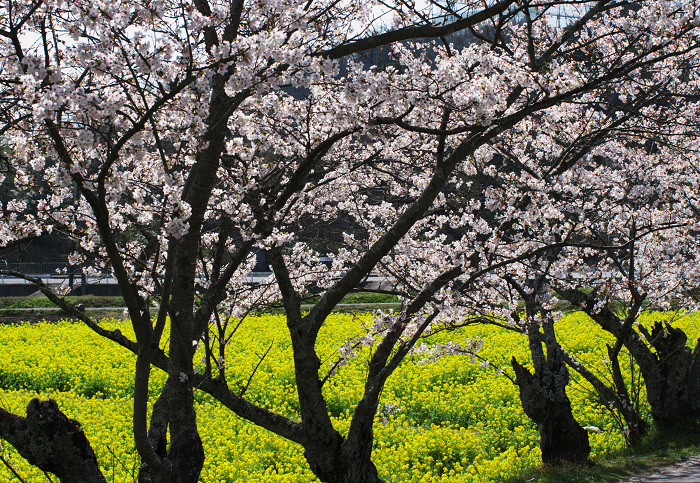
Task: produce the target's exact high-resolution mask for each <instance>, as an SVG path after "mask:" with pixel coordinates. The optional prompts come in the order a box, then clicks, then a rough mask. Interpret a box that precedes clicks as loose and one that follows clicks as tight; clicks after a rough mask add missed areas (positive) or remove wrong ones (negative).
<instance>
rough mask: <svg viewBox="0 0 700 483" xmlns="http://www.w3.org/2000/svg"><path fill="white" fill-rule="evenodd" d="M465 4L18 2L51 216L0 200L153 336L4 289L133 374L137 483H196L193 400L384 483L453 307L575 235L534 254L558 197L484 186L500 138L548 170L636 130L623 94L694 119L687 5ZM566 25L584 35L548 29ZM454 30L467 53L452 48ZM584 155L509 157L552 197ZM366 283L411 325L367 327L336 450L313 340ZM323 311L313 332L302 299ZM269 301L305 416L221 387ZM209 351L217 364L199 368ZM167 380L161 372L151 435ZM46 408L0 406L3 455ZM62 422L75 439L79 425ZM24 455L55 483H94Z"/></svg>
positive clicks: (22, 70) (35, 443)
mask: <svg viewBox="0 0 700 483" xmlns="http://www.w3.org/2000/svg"><path fill="white" fill-rule="evenodd" d="M467 3H468V2H465V5H466V4H467ZM467 6H468V7H469V8H465V9H464V10H461V11H457V12H450V17H449V21H444V19H441V20H436V19H434V18H431V17H430V16H429V15H428V12H429V11H430V10H429V9H425V10H421V9H420V8H419V7H417V6H411V4H407V3H406V2H402V1H397V2H395V3H393V2H385V1H383V2H372V1H367V2H336V1H324V0H319V1H314V0H305V1H303V2H279V1H272V0H270V1H259V2H245V1H243V0H231V1H214V0H209V1H207V0H195V1H194V2H192V3H191V4H190V3H187V2H171V1H168V0H160V1H146V0H143V1H142V2H138V3H132V2H114V1H99V0H98V1H91V2H84V1H71V2H61V1H59V0H35V1H22V0H17V1H14V0H10V1H8V2H7V3H6V4H5V6H4V7H3V16H2V24H1V25H0V38H1V39H2V40H1V43H0V62H2V76H1V78H0V82H2V84H3V91H2V94H0V106H1V109H2V122H3V126H2V127H1V129H2V133H3V136H4V137H5V138H6V139H7V140H8V145H9V147H10V148H11V150H12V159H11V160H10V163H12V168H11V169H10V170H9V171H8V173H7V174H5V175H4V176H11V177H12V183H13V186H14V187H15V190H16V192H17V193H22V192H31V193H32V195H33V196H32V197H31V198H24V199H22V198H20V197H17V199H14V200H12V199H11V200H5V201H3V205H2V214H3V216H2V223H1V224H0V233H2V240H3V243H4V244H9V243H21V242H23V241H26V240H30V239H33V238H36V237H40V236H42V235H44V234H46V233H54V232H60V233H63V234H65V236H68V237H70V238H72V239H73V240H75V241H76V242H77V243H78V245H79V247H80V248H79V249H78V250H76V252H75V253H73V254H71V255H70V257H69V258H70V262H71V263H72V264H78V263H82V264H83V265H84V266H85V267H87V268H86V270H89V271H94V272H108V273H111V274H112V275H113V276H114V277H115V278H116V279H117V281H118V283H119V286H120V288H121V290H122V293H123V295H124V300H125V302H126V305H127V307H128V312H129V317H130V320H131V324H132V325H133V328H134V333H135V340H130V339H128V338H126V337H125V336H124V335H123V334H121V333H120V332H118V331H109V330H106V329H104V328H103V327H101V326H100V325H99V324H98V323H97V322H96V321H94V320H92V319H90V318H89V317H88V316H87V315H86V314H84V313H83V312H81V311H79V310H77V309H75V308H74V307H72V306H70V304H68V303H67V302H66V301H65V300H64V299H62V298H61V297H60V294H59V293H57V292H56V291H55V290H54V289H52V288H51V287H47V286H45V285H44V284H43V283H42V282H41V280H36V279H32V278H31V277H29V276H26V275H23V274H19V273H13V272H9V271H3V273H9V274H12V275H15V276H22V277H25V278H27V279H28V280H31V281H33V282H34V283H36V284H37V285H39V286H40V287H41V289H42V291H43V292H44V293H45V294H46V295H47V296H48V297H49V298H50V299H51V300H53V301H54V302H55V303H56V304H57V305H59V306H61V307H63V308H65V309H66V310H69V311H71V313H72V314H74V316H75V317H76V318H79V319H80V320H82V321H83V322H84V323H85V324H87V325H88V326H89V327H91V328H92V329H93V330H94V331H96V332H97V333H99V334H100V335H102V336H104V337H106V338H108V339H110V340H112V341H114V342H116V343H118V344H120V345H121V346H123V347H124V348H125V349H126V350H130V351H132V352H134V353H135V354H137V360H136V365H135V369H134V378H135V385H134V412H133V428H134V440H135V444H136V449H137V451H138V453H139V456H140V457H141V460H142V466H141V471H140V476H139V478H140V481H156V482H160V481H181V482H194V481H197V480H198V477H199V473H200V471H201V468H202V466H203V464H204V458H205V455H204V452H203V449H202V444H201V439H200V436H199V432H198V429H197V420H196V413H195V409H194V396H193V394H194V390H195V388H197V390H202V391H205V392H207V393H209V394H210V395H212V396H213V397H214V398H215V399H217V400H218V401H219V402H221V404H223V405H224V406H226V407H227V408H229V409H231V410H232V411H234V412H235V413H236V414H238V415H239V416H241V417H244V418H246V419H248V420H250V421H252V422H253V423H255V424H258V425H260V426H262V427H265V428H266V429H269V430H270V431H273V432H275V433H277V434H279V435H281V436H283V437H285V438H287V439H289V440H291V441H294V442H296V443H298V444H300V445H302V446H303V447H304V450H305V456H306V459H307V461H308V463H309V465H310V467H311V469H312V470H313V472H314V473H315V474H316V475H317V476H318V477H319V479H321V480H322V481H327V482H371V481H381V479H380V477H379V475H378V474H377V470H376V468H375V466H374V464H373V463H372V459H371V453H372V441H373V433H372V425H373V421H374V416H375V413H376V411H377V407H378V404H379V399H380V395H381V390H382V387H383V385H384V383H385V381H386V380H387V378H388V377H389V376H390V375H391V374H392V372H393V371H394V370H395V369H396V367H397V366H398V365H399V364H400V363H401V361H402V360H403V359H404V357H405V356H406V355H407V354H408V353H409V351H410V350H411V349H412V348H413V347H414V346H415V344H416V342H417V341H418V340H419V339H420V338H421V336H422V335H424V334H426V333H429V331H430V330H431V326H432V325H433V324H442V325H444V324H450V323H453V322H461V321H462V320H463V319H464V317H466V316H467V315H468V313H469V312H468V311H467V309H466V307H465V305H464V304H460V303H457V302H458V299H463V298H464V297H467V298H468V297H469V296H470V294H471V293H472V292H471V291H470V290H471V289H470V287H471V286H472V285H473V284H474V283H475V282H476V281H477V280H479V279H480V278H481V277H483V276H484V275H485V274H487V273H489V272H490V271H492V270H497V269H498V268H500V267H504V266H505V265H507V264H510V263H515V262H518V261H522V260H524V259H525V258H527V257H531V256H533V255H537V254H541V253H544V251H546V250H551V249H552V247H563V246H564V244H566V243H569V242H570V241H571V240H567V239H565V238H566V237H563V236H560V237H559V238H557V237H556V236H550V235H549V232H547V233H546V235H547V236H542V237H532V236H530V234H529V232H528V230H530V229H535V228H538V227H540V226H543V224H547V225H548V226H550V227H555V228H556V230H558V231H559V232H560V233H561V234H565V233H566V231H567V229H568V226H567V224H566V223H564V222H560V220H558V217H557V216H554V215H553V213H554V212H553V211H552V210H551V209H550V206H551V204H550V205H548V204H540V203H541V202H542V201H544V197H540V199H532V200H526V197H527V194H523V193H522V192H520V191H519V188H518V186H513V189H510V188H509V187H508V186H504V187H502V189H501V191H500V192H498V193H497V190H495V189H494V187H493V186H492V185H491V184H489V183H490V181H491V180H492V179H493V178H494V174H496V173H497V172H498V167H497V166H496V164H495V163H496V161H497V160H498V159H499V158H497V157H494V155H495V154H497V151H496V150H495V148H494V142H495V141H496V140H497V139H507V138H508V136H509V134H511V133H512V139H513V140H514V141H515V140H519V141H518V143H520V142H526V143H530V144H531V146H536V147H543V148H545V149H547V150H552V149H554V148H551V147H549V146H544V145H542V146H540V144H538V143H546V142H547V140H548V139H551V138H552V137H551V136H550V137H547V136H542V137H540V136H539V133H547V132H548V131H549V130H550V129H561V128H562V127H564V128H567V126H568V130H569V131H570V132H584V131H585V132H597V131H595V129H593V130H592V131H591V130H590V129H582V128H581V126H587V127H595V126H596V125H598V126H599V125H601V123H603V124H605V123H616V122H618V121H617V119H614V118H610V117H608V116H605V115H601V114H600V111H601V107H600V106H601V105H603V104H605V103H606V102H608V100H609V99H610V98H611V97H616V96H617V97H619V98H620V99H621V102H623V103H627V104H629V105H630V106H636V107H635V108H640V109H641V108H643V107H644V106H645V105H646V104H645V103H646V100H647V99H648V98H649V97H650V96H653V95H654V93H655V92H656V91H657V90H658V89H659V88H660V87H659V86H665V88H664V96H665V98H667V99H676V98H677V100H678V102H682V101H683V99H686V98H685V97H681V96H676V97H674V96H673V92H672V90H670V89H669V88H668V87H669V83H672V81H673V80H674V79H677V80H678V82H681V79H682V78H683V75H685V72H686V71H687V66H688V65H689V63H690V62H692V61H693V59H694V56H696V55H697V49H698V40H699V39H698V32H699V31H700V29H699V28H698V26H697V25H698V16H697V12H696V11H695V10H694V9H693V8H694V7H693V6H692V5H675V4H671V3H669V2H664V1H645V2H639V3H638V4H635V8H628V6H627V5H626V4H622V3H618V2H613V1H610V0H599V1H598V2H579V1H575V0H571V1H561V2H542V3H539V2H519V1H511V0H503V1H500V2H494V3H492V4H491V5H486V6H485V5H483V4H482V3H480V2H473V4H472V3H469V4H468V5H467ZM561 8H565V9H569V10H572V11H573V10H577V11H578V15H577V16H576V19H575V20H574V21H572V22H571V23H569V24H567V25H565V26H562V27H555V25H554V23H553V22H552V20H551V19H552V15H554V14H555V13H556V12H558V11H559V9H561ZM382 9H383V10H382ZM380 12H382V13H381V14H380ZM460 32H462V33H463V32H468V33H469V38H470V39H471V41H470V42H466V43H465V42H461V43H453V42H451V41H450V37H449V36H450V35H452V34H456V33H460ZM371 49H381V50H382V51H383V52H385V53H386V54H387V55H388V56H390V58H391V59H393V61H394V62H391V63H388V64H387V65H382V66H368V65H367V64H366V63H365V62H363V61H362V59H361V57H359V56H358V54H361V53H363V52H367V51H369V50H371ZM686 84H687V85H688V88H690V87H692V83H687V82H686ZM622 117H624V116H622ZM623 121H624V122H626V121H627V118H625V119H623V120H622V121H619V122H623ZM599 131H600V133H599V135H600V136H607V135H608V133H609V132H610V131H609V130H608V131H606V130H599ZM523 133H529V135H530V137H531V139H530V140H525V138H524V137H523ZM590 136H593V137H592V138H591V139H595V134H590ZM518 146H519V147H518V149H523V150H527V149H526V148H525V145H518ZM528 149H529V148H528ZM535 151H536V148H535ZM581 157H582V156H576V155H572V156H569V157H566V158H562V159H565V162H564V161H562V162H560V163H559V164H558V165H555V166H547V165H546V163H547V159H549V158H548V157H544V158H542V159H540V158H537V157H536V156H531V157H530V158H529V159H528V160H527V162H518V158H517V156H516V157H514V158H512V159H509V160H508V162H509V163H511V164H513V169H514V170H515V172H528V171H533V170H534V171H537V170H541V169H548V170H551V171H552V172H555V173H556V175H557V176H558V177H559V178H557V180H556V181H554V180H552V179H550V178H548V177H544V178H540V179H536V177H534V178H533V180H534V181H532V182H533V183H535V185H537V186H539V187H540V189H539V192H540V193H546V187H547V186H548V185H550V184H552V183H558V182H563V181H564V180H565V176H566V173H567V172H568V171H569V170H570V169H572V168H573V167H575V166H577V164H578V163H579V160H580V159H581ZM485 180H487V181H489V183H485ZM511 195H512V196H511ZM495 216H497V217H498V218H499V219H500V220H501V222H500V223H498V224H497V226H496V228H495V229H494V223H493V219H494V217H495ZM331 222H342V223H345V224H346V226H349V227H351V229H348V230H347V231H346V232H345V233H344V235H343V237H342V239H340V240H334V241H333V242H334V246H335V249H334V253H333V262H332V264H331V266H330V267H329V266H327V265H325V264H324V263H321V260H320V257H319V255H320V253H319V252H318V250H315V249H314V245H315V246H318V243H319V242H318V241H315V242H314V243H311V238H312V237H310V236H309V234H308V233H307V232H306V231H305V228H306V227H308V226H314V225H315V226H318V224H322V223H331ZM516 222H517V223H519V224H520V225H519V228H518V229H515V230H514V229H512V225H513V224H514V223H516ZM499 227H500V228H499ZM504 234H508V237H505V238H504ZM542 234H543V235H545V233H542ZM256 249H265V250H266V251H267V253H268V254H269V257H270V263H271V267H272V270H273V272H274V274H273V276H271V277H269V278H268V279H266V280H263V281H261V282H260V283H258V284H256V285H254V286H250V285H249V284H247V283H246V277H247V273H248V272H249V271H250V269H251V267H252V264H253V255H252V254H253V252H254V251H255V250H256ZM372 272H375V273H378V274H380V275H381V276H383V277H384V280H385V282H386V283H389V284H391V290H392V291H395V292H397V293H400V294H401V295H402V297H403V307H402V309H401V310H400V311H397V312H394V313H389V314H387V313H382V312H377V313H375V315H374V317H373V323H372V326H371V327H370V331H369V332H368V333H367V334H366V335H365V336H363V337H361V339H360V340H358V342H357V343H358V344H360V345H363V344H364V345H373V346H374V350H373V352H372V355H371V356H370V358H369V361H368V372H367V378H366V381H365V387H364V392H363V394H362V397H361V398H360V400H359V401H358V403H357V406H356V409H355V412H354V414H353V416H352V421H351V424H350V428H349V430H348V432H347V435H342V434H341V433H340V432H339V431H338V430H337V429H336V428H334V427H333V424H332V421H331V418H330V415H329V412H328V409H327V405H326V401H325V399H324V396H323V391H322V388H323V384H324V382H325V381H326V378H325V377H324V376H323V373H324V372H325V371H323V370H322V368H321V366H320V360H319V357H318V355H317V353H316V349H315V343H316V341H317V339H318V335H319V331H320V329H321V328H322V326H323V324H324V321H325V320H326V318H327V317H328V315H329V314H330V313H331V312H332V310H333V309H334V308H335V307H336V305H337V304H338V303H339V302H340V300H341V299H342V297H343V296H344V295H346V294H347V293H349V292H350V291H352V290H354V289H356V287H358V285H360V284H361V283H362V282H363V281H365V280H366V279H367V277H368V276H369V274H370V273H372ZM318 291H320V294H319V299H318V301H317V302H316V303H315V304H313V307H312V308H311V309H310V311H309V312H308V313H303V312H302V310H301V303H302V301H303V300H304V299H305V298H306V297H307V296H308V295H310V294H311V293H313V292H318ZM276 301H281V304H282V306H283V308H284V311H285V314H286V316H287V325H288V327H289V332H290V337H291V342H292V348H293V363H294V368H295V376H296V389H297V393H298V398H299V407H300V415H299V416H300V418H299V420H295V419H290V418H289V417H286V416H284V415H280V414H275V413H273V412H270V411H268V410H266V409H264V408H262V407H260V406H257V405H255V404H253V403H252V402H250V401H248V400H247V399H246V398H245V390H238V389H235V388H233V387H232V386H230V385H229V382H228V380H227V377H230V375H229V374H227V372H226V370H225V361H226V344H225V337H226V334H228V333H229V332H230V330H231V327H229V325H228V324H236V323H239V322H240V321H241V320H242V319H244V318H245V316H246V315H247V314H248V313H249V312H250V311H251V310H253V309H255V308H256V307H260V306H264V305H265V304H270V303H275V302H276ZM152 302H156V303H157V304H158V309H157V311H156V312H155V313H154V314H152V313H151V303H152ZM166 327H169V332H170V338H169V343H168V347H167V350H165V349H164V347H163V344H164V341H163V333H164V330H165V328H166ZM200 343H203V344H204V345H205V346H206V347H205V351H206V357H205V366H204V368H203V370H199V368H198V367H196V364H195V363H194V361H193V359H194V358H195V353H196V351H197V349H198V346H199V344H200ZM349 350H350V351H351V350H352V349H349ZM347 355H349V353H346V356H347ZM152 367H155V368H158V369H159V370H163V371H165V372H166V373H167V375H168V378H167V382H166V383H165V386H164V387H163V389H162V391H161V393H160V395H159V397H158V399H157V401H156V402H155V404H154V407H153V411H152V415H151V417H150V420H149V419H148V418H147V415H148V412H147V402H148V382H149V377H150V373H151V370H152ZM195 369H197V370H195ZM42 404H43V403H42ZM37 407H38V408H39V409H37ZM43 407H44V406H42V405H41V404H39V403H31V404H30V409H31V411H30V412H29V413H28V416H27V418H20V417H18V416H14V415H10V414H6V413H4V412H3V413H2V415H1V417H0V436H2V437H3V438H5V439H8V440H9V439H10V436H9V434H10V433H11V432H12V431H14V430H13V428H14V426H12V425H22V424H25V423H27V422H28V421H30V419H32V418H33V417H34V416H33V415H34V414H35V413H36V412H37V411H39V412H41V408H43ZM47 408H48V410H47V414H51V415H52V416H51V418H55V419H57V420H58V419H60V417H61V415H60V413H59V412H58V411H57V410H56V408H55V407H54V406H52V405H50V404H49V405H48V406H47ZM68 423H69V424H68V426H65V425H62V426H59V425H56V426H55V427H56V432H57V434H58V433H61V434H66V433H67V434H70V433H71V431H75V428H74V427H71V426H70V423H71V422H70V421H68ZM28 427H33V426H31V425H29V426H28ZM62 428H63V429H62ZM168 438H169V439H168ZM48 440H51V438H48V437H46V436H45V435H44V434H43V433H37V432H34V433H32V432H31V431H28V432H25V433H23V436H22V437H21V438H14V439H13V440H12V443H13V445H15V446H16V447H17V448H18V450H19V451H20V452H22V451H24V449H27V451H28V452H27V455H29V451H30V449H31V448H40V450H39V451H43V450H42V449H41V448H44V449H45V448H46V446H42V445H46V444H48ZM53 440H54V441H58V440H59V439H58V438H54V439H53ZM59 450H60V451H59ZM54 454H56V456H57V458H58V459H60V460H61V461H63V462H66V461H74V460H75V458H74V456H75V455H89V452H86V451H83V449H81V448H78V447H73V446H71V445H60V448H57V451H56V453H54ZM69 456H70V457H69ZM26 457H27V458H28V459H30V461H32V462H34V464H37V465H39V466H40V467H41V468H43V469H45V470H46V471H51V472H54V473H55V474H57V475H58V477H59V478H60V479H61V480H62V481H73V480H71V478H74V476H72V475H76V474H78V472H77V470H76V469H75V468H73V467H68V468H65V467H64V466H60V465H57V464H55V462H42V461H41V460H40V459H32V458H33V457H32V456H26ZM76 464H77V463H76ZM80 464H81V465H83V466H85V467H90V466H91V467H92V469H91V470H90V471H86V472H85V475H87V474H90V475H91V476H81V477H80V478H81V480H80V481H104V478H103V477H102V476H101V475H99V469H97V471H93V470H95V465H96V462H95V461H94V458H92V457H89V456H88V457H86V458H84V459H83V460H82V461H81V463H80Z"/></svg>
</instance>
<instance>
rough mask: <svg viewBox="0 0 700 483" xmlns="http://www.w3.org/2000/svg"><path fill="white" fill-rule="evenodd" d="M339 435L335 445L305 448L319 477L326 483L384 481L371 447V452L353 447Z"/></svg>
mask: <svg viewBox="0 0 700 483" xmlns="http://www.w3.org/2000/svg"><path fill="white" fill-rule="evenodd" d="M336 434H337V433H336ZM337 436H338V438H339V439H338V440H337V444H335V445H333V447H329V446H322V445H318V444H308V445H306V446H305V448H304V450H305V451H304V456H305V457H306V460H307V461H308V463H309V466H310V467H311V470H312V471H313V472H314V474H315V475H316V476H317V477H318V479H319V480H321V481H323V482H324V483H383V482H384V480H382V479H381V478H380V477H379V475H378V473H377V468H376V467H375V466H374V463H373V462H372V459H371V447H370V451H369V452H367V451H358V450H357V448H352V449H351V448H348V446H347V441H343V440H342V438H341V436H340V435H339V434H337Z"/></svg>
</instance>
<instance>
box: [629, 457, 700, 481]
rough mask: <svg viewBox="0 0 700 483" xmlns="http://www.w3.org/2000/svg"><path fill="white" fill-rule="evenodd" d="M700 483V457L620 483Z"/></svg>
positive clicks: (635, 476) (631, 477) (632, 477)
mask: <svg viewBox="0 0 700 483" xmlns="http://www.w3.org/2000/svg"><path fill="white" fill-rule="evenodd" d="M646 482H650V483H700V455H696V456H691V457H690V458H688V459H686V460H684V461H681V462H680V463H677V464H675V465H673V466H667V467H665V468H660V469H657V470H651V471H649V472H646V473H641V474H638V475H634V476H630V477H628V478H626V479H624V480H620V482H619V483H646Z"/></svg>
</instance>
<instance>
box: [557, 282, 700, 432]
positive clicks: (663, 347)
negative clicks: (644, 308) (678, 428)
mask: <svg viewBox="0 0 700 483" xmlns="http://www.w3.org/2000/svg"><path fill="white" fill-rule="evenodd" d="M559 293H560V294H561V295H563V296H564V298H566V299H567V300H568V301H569V302H571V303H573V304H575V305H576V306H578V307H581V308H582V309H583V310H584V311H585V312H586V313H587V314H588V316H589V317H591V318H592V319H593V320H594V321H595V322H596V323H597V324H598V325H599V326H600V327H601V328H602V329H603V330H605V331H607V332H609V333H610V334H612V335H613V336H614V337H616V338H619V337H622V341H623V344H624V346H625V348H626V349H627V350H628V351H629V353H630V354H632V357H634V360H635V361H636V362H637V364H638V365H639V370H640V371H641V373H642V377H643V378H644V384H645V385H646V389H647V401H648V402H649V405H650V406H651V416H652V418H653V419H654V421H655V422H656V423H657V424H660V425H663V426H675V425H679V424H686V423H688V422H689V421H693V420H695V419H697V418H698V417H700V399H699V398H700V363H699V362H698V359H699V358H698V353H699V351H700V341H698V343H697V344H696V346H695V349H694V350H692V349H691V348H690V347H688V346H687V345H686V342H687V340H688V338H687V336H686V335H685V333H684V332H683V331H682V330H680V329H677V328H674V327H672V326H671V325H670V324H668V323H664V322H656V323H655V324H654V327H653V328H652V330H651V333H649V332H648V331H647V330H646V329H644V328H643V327H640V332H642V335H643V336H644V338H642V337H641V336H640V335H639V334H638V333H637V332H636V331H634V330H629V331H625V332H624V333H623V321H622V320H621V319H620V318H619V317H618V316H617V315H616V314H615V313H614V312H613V311H612V310H611V309H610V308H608V307H603V308H601V309H598V310H596V309H595V307H596V300H595V298H594V297H593V296H592V295H589V294H585V293H583V292H581V291H579V290H568V291H560V292H559ZM645 339H646V342H645ZM652 349H653V350H652Z"/></svg>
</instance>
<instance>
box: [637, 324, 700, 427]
mask: <svg viewBox="0 0 700 483" xmlns="http://www.w3.org/2000/svg"><path fill="white" fill-rule="evenodd" d="M642 333H643V334H644V336H645V338H646V339H647V340H648V341H649V343H650V345H651V347H652V348H653V349H654V351H655V353H656V354H655V355H656V358H655V359H654V363H655V367H654V368H653V370H650V369H649V368H646V367H642V364H640V369H641V370H642V374H644V373H645V372H646V373H651V374H653V375H654V376H656V377H650V378H649V379H647V378H646V377H645V378H644V382H645V383H646V386H647V398H648V400H649V404H650V406H651V415H652V417H653V418H654V421H656V422H657V423H659V424H661V425H664V426H674V425H677V424H684V423H686V422H689V421H693V420H695V419H697V418H698V417H700V400H699V399H698V396H700V368H699V367H698V366H699V364H698V350H699V348H700V341H698V344H696V346H695V350H691V349H690V347H688V346H687V345H686V343H687V341H688V337H687V336H686V335H685V333H684V332H683V331H682V330H681V329H677V328H674V327H672V326H671V325H670V324H669V323H668V322H660V321H657V322H655V323H654V326H653V327H652V330H651V333H649V332H647V331H646V330H644V329H642Z"/></svg>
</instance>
